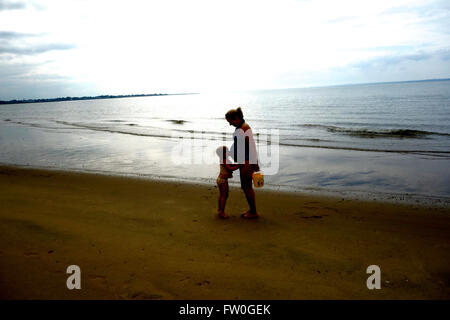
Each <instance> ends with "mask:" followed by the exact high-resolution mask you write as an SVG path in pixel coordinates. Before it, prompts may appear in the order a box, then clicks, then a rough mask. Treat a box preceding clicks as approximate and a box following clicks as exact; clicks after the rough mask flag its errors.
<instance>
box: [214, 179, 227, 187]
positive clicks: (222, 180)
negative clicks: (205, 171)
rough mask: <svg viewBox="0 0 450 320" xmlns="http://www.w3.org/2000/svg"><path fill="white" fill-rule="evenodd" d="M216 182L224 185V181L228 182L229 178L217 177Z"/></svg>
mask: <svg viewBox="0 0 450 320" xmlns="http://www.w3.org/2000/svg"><path fill="white" fill-rule="evenodd" d="M216 182H217V185H218V186H220V185H222V184H224V183H227V182H228V179H223V178H217V180H216Z"/></svg>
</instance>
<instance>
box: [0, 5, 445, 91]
mask: <svg viewBox="0 0 450 320" xmlns="http://www.w3.org/2000/svg"><path fill="white" fill-rule="evenodd" d="M432 78H450V1H448V0H444V1H438V0H435V1H433V0H430V1H413V0H411V1H410V0H395V1H393V0H387V1H385V0H376V1H375V0H371V1H362V0H355V1H347V0H340V1H335V0H314V1H294V0H276V1H264V0H257V1H246V0H239V1H233V0H227V1H223V0H222V1H213V0H206V1H196V0H190V1H185V0H182V1H171V0H164V1H156V0H155V1H134V0H127V1H97V0H89V1H83V0H76V1H65V0H56V1H53V0H48V1H47V0H43V1H4V0H0V99H15V98H39V97H59V96H82V95H99V94H133V93H154V92H161V93H175V92H206V91H208V92H210V91H222V90H253V89H271V88H287V87H290V88H292V87H305V86H324V85H335V84H346V83H364V82H381V81H403V80H418V79H432Z"/></svg>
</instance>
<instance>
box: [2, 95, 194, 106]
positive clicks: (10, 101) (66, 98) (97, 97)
mask: <svg viewBox="0 0 450 320" xmlns="http://www.w3.org/2000/svg"><path fill="white" fill-rule="evenodd" d="M179 94H192V93H178V94H176V95H179ZM168 95H175V94H168V93H153V94H125V95H102V96H95V97H92V96H87V97H61V98H50V99H27V100H9V101H1V100H0V104H17V103H37V102H57V101H72V100H95V99H116V98H134V97H152V96H168Z"/></svg>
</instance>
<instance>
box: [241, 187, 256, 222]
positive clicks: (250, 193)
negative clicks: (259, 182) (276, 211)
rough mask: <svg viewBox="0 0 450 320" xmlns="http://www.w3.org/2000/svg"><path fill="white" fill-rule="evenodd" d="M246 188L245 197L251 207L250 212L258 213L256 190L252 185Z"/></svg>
mask: <svg viewBox="0 0 450 320" xmlns="http://www.w3.org/2000/svg"><path fill="white" fill-rule="evenodd" d="M243 190H244V194H245V198H246V199H247V202H248V206H249V207H250V211H249V213H250V214H253V215H257V214H258V213H257V212H256V199H255V190H253V188H252V187H247V188H245V189H243Z"/></svg>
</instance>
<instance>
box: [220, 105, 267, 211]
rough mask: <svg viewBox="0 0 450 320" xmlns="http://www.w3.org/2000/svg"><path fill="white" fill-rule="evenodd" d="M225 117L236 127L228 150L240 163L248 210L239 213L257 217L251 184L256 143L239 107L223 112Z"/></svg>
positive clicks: (255, 166)
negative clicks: (231, 145)
mask: <svg viewBox="0 0 450 320" xmlns="http://www.w3.org/2000/svg"><path fill="white" fill-rule="evenodd" d="M225 119H226V120H227V121H228V123H229V124H230V125H231V126H234V127H236V130H235V131H234V134H233V139H234V144H233V147H232V148H231V149H230V152H231V154H232V156H233V158H234V161H235V162H237V163H239V164H240V167H239V176H240V179H241V188H242V190H243V191H244V194H245V198H246V199H247V202H248V205H249V207H250V210H248V211H247V212H244V213H243V214H241V217H242V218H245V219H254V218H258V216H259V215H258V212H257V211H256V200H255V191H254V190H253V186H252V175H253V172H256V171H259V165H258V155H257V152H256V144H255V140H254V139H253V134H252V130H251V128H250V126H249V125H248V123H246V122H245V120H244V114H243V113H242V110H241V108H240V107H239V108H237V109H231V110H229V111H228V112H227V113H226V114H225Z"/></svg>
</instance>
